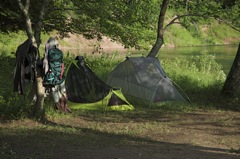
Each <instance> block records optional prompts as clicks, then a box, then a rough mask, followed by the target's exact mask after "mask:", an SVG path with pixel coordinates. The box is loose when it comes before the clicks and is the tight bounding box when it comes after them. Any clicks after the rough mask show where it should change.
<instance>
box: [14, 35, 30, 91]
mask: <svg viewBox="0 0 240 159" xmlns="http://www.w3.org/2000/svg"><path fill="white" fill-rule="evenodd" d="M33 55H34V54H33V46H32V42H31V40H29V39H28V40H26V41H25V42H24V43H23V44H21V45H19V46H18V48H17V51H16V62H15V69H14V77H13V84H14V92H18V93H20V94H23V93H24V86H25V84H26V82H29V81H33V80H34V72H33V69H34V68H33V65H32V61H34V60H33V59H34V57H33Z"/></svg>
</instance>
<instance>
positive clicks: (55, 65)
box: [43, 37, 71, 112]
mask: <svg viewBox="0 0 240 159" xmlns="http://www.w3.org/2000/svg"><path fill="white" fill-rule="evenodd" d="M43 67H44V73H45V75H44V77H43V86H44V87H46V90H49V92H50V94H51V95H52V97H53V100H54V103H55V108H56V109H59V110H61V111H62V112H71V110H70V109H69V108H68V106H67V95H66V88H65V76H64V63H63V53H62V51H61V50H60V49H58V41H57V40H56V39H55V38H52V37H51V38H49V40H48V41H47V43H46V45H45V55H44V60H43Z"/></svg>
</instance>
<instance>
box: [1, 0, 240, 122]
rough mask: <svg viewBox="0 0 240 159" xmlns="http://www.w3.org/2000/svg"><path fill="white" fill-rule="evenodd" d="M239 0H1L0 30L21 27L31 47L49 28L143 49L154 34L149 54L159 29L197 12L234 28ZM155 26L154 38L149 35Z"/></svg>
mask: <svg viewBox="0 0 240 159" xmlns="http://www.w3.org/2000/svg"><path fill="white" fill-rule="evenodd" d="M239 1H240V0H231V2H232V3H224V5H223V2H226V1H225V0H224V1H222V0H214V1H209V0H201V1H200V0H198V1H189V0H176V1H171V0H149V1H142V0H116V1H112V0H101V1H93V0H11V1H9V0H1V6H0V18H1V22H0V30H1V31H5V32H8V31H17V30H25V31H26V33H27V35H28V38H29V39H31V41H32V43H33V45H34V46H35V48H36V50H38V49H37V48H38V47H39V45H40V44H41V32H51V31H53V30H57V31H58V33H59V34H60V35H61V36H67V33H78V34H82V35H84V36H85V37H86V38H94V37H97V38H98V39H101V37H102V36H103V35H106V36H108V37H110V38H111V39H113V40H116V41H119V42H121V43H123V44H124V45H125V46H126V47H135V48H144V47H146V46H148V44H153V43H154V39H156V40H155V43H154V45H153V47H152V49H151V51H150V52H149V54H148V55H147V56H151V57H154V56H156V55H157V54H158V53H159V50H160V48H161V46H162V45H163V42H164V31H165V30H166V29H167V28H168V27H169V26H171V25H172V24H175V23H178V24H182V26H183V27H186V29H187V26H188V25H187V23H192V22H197V21H198V19H199V18H200V17H202V18H206V17H208V18H209V17H211V18H215V19H218V20H222V21H224V22H225V23H227V24H229V25H231V26H233V27H234V28H235V29H238V28H239V21H238V20H237V18H239V17H238V16H239V14H238V10H237V9H234V8H236V7H239V3H238V2H239ZM16 4H18V5H16ZM171 8H174V9H175V10H177V11H178V14H176V15H175V16H174V17H172V20H169V19H168V21H169V23H168V24H166V21H164V20H165V15H166V12H167V9H171ZM159 11H160V14H158V13H159ZM22 17H24V18H22ZM190 17H191V18H190ZM194 17H198V19H197V18H194ZM22 19H24V22H23V21H22ZM155 24H158V25H155ZM235 26H237V27H235ZM156 30H157V37H156V38H154V36H155V34H156ZM37 54H38V53H37V51H36V56H37ZM36 73H37V74H36V77H37V80H36V81H37V82H36V92H37V97H38V100H37V104H36V105H37V108H39V110H40V113H39V114H40V115H38V116H39V117H40V118H41V117H42V116H43V115H42V114H43V102H44V98H43V94H44V88H42V87H41V82H42V79H41V74H40V70H36Z"/></svg>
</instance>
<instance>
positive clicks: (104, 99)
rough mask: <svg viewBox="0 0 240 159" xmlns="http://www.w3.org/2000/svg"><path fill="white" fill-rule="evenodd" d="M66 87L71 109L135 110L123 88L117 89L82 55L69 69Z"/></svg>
mask: <svg viewBox="0 0 240 159" xmlns="http://www.w3.org/2000/svg"><path fill="white" fill-rule="evenodd" d="M66 87H67V96H68V105H69V107H70V108H71V109H87V110H98V109H102V110H133V109H134V107H133V106H132V105H131V104H130V103H129V102H128V101H127V100H126V98H125V97H124V95H123V94H122V92H121V89H115V88H113V87H111V86H109V85H107V84H106V83H105V82H103V81H102V80H101V79H99V78H98V77H97V76H96V74H95V73H94V72H93V71H92V70H91V69H90V68H89V67H88V66H87V64H86V62H85V61H84V59H83V57H82V56H77V57H76V59H75V60H74V61H73V62H72V64H71V65H70V67H69V69H68V70H67V76H66Z"/></svg>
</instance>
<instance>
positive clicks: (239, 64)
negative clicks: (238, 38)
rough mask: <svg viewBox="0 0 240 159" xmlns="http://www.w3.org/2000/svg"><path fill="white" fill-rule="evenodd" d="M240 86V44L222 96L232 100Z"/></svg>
mask: <svg viewBox="0 0 240 159" xmlns="http://www.w3.org/2000/svg"><path fill="white" fill-rule="evenodd" d="M239 86H240V43H239V46H238V51H237V54H236V57H235V59H234V62H233V65H232V67H231V70H230V72H229V74H228V76H227V79H226V81H225V83H224V86H223V88H222V91H221V95H223V96H225V97H230V98H232V97H234V96H235V95H236V93H237V91H238V89H239Z"/></svg>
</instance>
